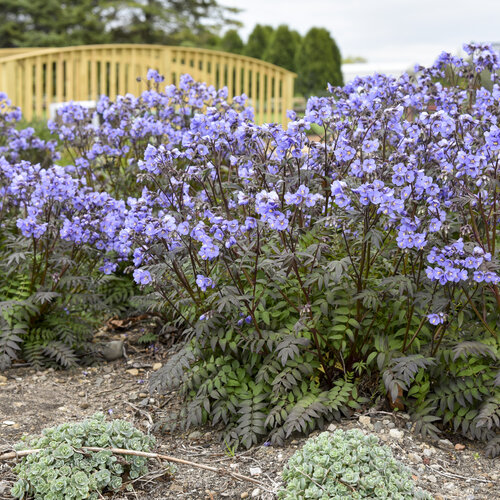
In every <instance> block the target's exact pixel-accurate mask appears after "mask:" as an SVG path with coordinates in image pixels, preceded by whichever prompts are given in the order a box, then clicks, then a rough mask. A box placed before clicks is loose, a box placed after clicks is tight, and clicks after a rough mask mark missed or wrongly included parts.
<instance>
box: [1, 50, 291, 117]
mask: <svg viewBox="0 0 500 500" xmlns="http://www.w3.org/2000/svg"><path fill="white" fill-rule="evenodd" d="M150 68H153V69H156V70H157V71H159V73H160V74H162V75H164V76H165V84H167V85H168V84H171V83H175V84H178V83H179V79H180V76H181V75H182V74H184V73H189V74H190V75H191V76H192V77H193V78H194V79H195V80H199V81H204V82H206V83H207V84H209V85H214V86H215V87H217V88H221V87H223V86H226V87H227V88H228V94H229V99H231V98H232V97H233V96H235V95H240V94H246V95H247V96H248V97H249V103H250V105H251V106H253V108H254V109H255V117H256V121H257V122H258V123H263V122H273V121H274V122H281V123H282V124H285V123H286V121H287V118H286V111H287V110H288V109H291V108H292V100H293V83H294V79H295V76H296V75H295V73H292V72H290V71H288V70H286V69H284V68H280V67H279V66H275V65H273V64H270V63H268V62H265V61H261V60H259V59H254V58H252V57H247V56H240V55H237V54H231V53H226V52H220V51H215V50H209V49H195V48H191V47H177V46H164V45H139V44H112V45H82V46H74V47H55V48H22V49H0V91H2V92H5V93H7V95H8V96H9V98H10V99H11V101H12V103H13V104H14V105H16V106H19V107H21V109H22V111H23V114H24V116H25V117H26V119H28V120H31V119H33V118H35V117H36V118H42V117H46V116H48V115H49V114H50V108H51V106H54V105H57V104H60V103H63V102H67V101H85V102H90V103H92V102H93V101H95V100H97V99H98V97H99V96H100V95H102V94H106V95H108V96H109V97H110V98H111V99H114V98H115V97H116V96H117V95H124V94H126V93H131V94H134V95H139V94H140V93H141V92H142V91H143V90H145V86H144V83H141V82H140V81H138V80H137V78H138V77H145V76H146V73H147V71H148V69H150Z"/></svg>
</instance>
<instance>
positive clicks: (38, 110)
mask: <svg viewBox="0 0 500 500" xmlns="http://www.w3.org/2000/svg"><path fill="white" fill-rule="evenodd" d="M34 66H35V82H34V83H35V96H34V99H35V102H34V105H35V116H42V114H43V76H44V75H43V58H42V57H37V58H36V59H35V65H34Z"/></svg>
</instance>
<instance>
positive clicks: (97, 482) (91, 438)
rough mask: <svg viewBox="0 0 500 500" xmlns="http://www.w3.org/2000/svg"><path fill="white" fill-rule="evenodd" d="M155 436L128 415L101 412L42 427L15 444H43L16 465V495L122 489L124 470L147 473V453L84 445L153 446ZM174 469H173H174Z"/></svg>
mask: <svg viewBox="0 0 500 500" xmlns="http://www.w3.org/2000/svg"><path fill="white" fill-rule="evenodd" d="M154 443H155V440H154V438H153V437H152V436H148V435H146V434H144V433H142V432H141V431H139V430H138V429H136V428H135V427H134V426H133V425H132V424H130V423H129V422H126V421H124V420H112V421H107V420H106V418H105V416H104V414H102V413H96V414H95V415H93V416H92V417H90V418H89V419H88V420H85V421H83V422H80V423H74V424H69V423H64V424H61V425H58V426H57V427H51V428H49V429H44V430H43V431H42V436H41V437H33V436H26V437H24V438H23V440H22V441H21V442H20V443H17V444H16V445H15V449H16V450H18V451H20V450H26V449H38V450H39V451H38V452H36V453H33V454H31V455H28V456H26V457H23V458H22V459H21V460H20V462H19V463H18V464H17V465H16V466H15V467H14V472H15V473H16V474H17V477H18V481H17V482H16V483H15V484H14V486H13V488H12V490H11V495H12V496H13V497H14V498H22V499H24V498H32V497H34V498H35V499H36V500H39V499H40V500H42V499H43V500H80V499H87V498H88V499H97V498H102V495H100V494H99V493H100V492H103V491H110V490H118V489H120V488H121V486H122V475H123V474H124V473H125V472H127V473H128V475H129V477H130V478H131V479H134V478H137V477H139V476H142V475H144V474H145V473H146V472H147V470H148V468H147V459H146V458H144V457H137V456H122V457H121V458H122V459H123V460H120V461H119V460H118V458H117V457H116V456H115V455H113V453H112V452H111V451H108V450H105V451H99V452H90V451H83V450H81V448H82V447H85V446H94V447H101V448H125V449H130V450H137V451H146V452H149V451H151V450H152V448H153V446H154ZM170 472H171V473H173V469H171V470H170Z"/></svg>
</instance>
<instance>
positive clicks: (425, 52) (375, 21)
mask: <svg viewBox="0 0 500 500" xmlns="http://www.w3.org/2000/svg"><path fill="white" fill-rule="evenodd" d="M219 3H220V4H222V5H228V6H232V7H239V8H241V9H243V12H241V13H240V14H239V15H238V16H237V17H238V19H239V20H240V21H241V22H243V24H244V27H243V29H242V30H240V33H241V34H242V36H243V38H244V39H246V38H247V37H248V34H249V33H250V32H251V31H252V29H253V27H254V26H255V24H257V23H260V24H269V25H272V26H275V27H276V26H278V25H279V24H287V25H289V26H290V27H291V28H293V29H296V30H297V31H299V32H300V33H301V34H302V35H303V34H305V33H306V32H307V30H308V29H309V28H311V27H313V26H317V27H323V28H327V29H328V30H329V31H330V33H331V34H332V36H333V37H334V38H335V40H336V41H337V44H338V46H339V47H340V50H341V52H342V56H343V57H346V56H363V57H365V58H366V59H368V61H369V62H372V63H404V64H408V65H413V64H414V63H416V62H419V63H421V64H429V63H431V62H432V61H433V60H434V59H435V57H436V56H437V55H438V54H439V53H440V52H442V51H443V50H446V51H447V52H451V53H454V54H457V53H459V50H460V49H461V47H462V44H463V43H464V42H470V41H488V42H495V41H498V42H500V0H469V1H466V0H219Z"/></svg>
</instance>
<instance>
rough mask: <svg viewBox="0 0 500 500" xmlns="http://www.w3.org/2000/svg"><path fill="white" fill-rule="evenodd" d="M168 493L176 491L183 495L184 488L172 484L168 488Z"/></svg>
mask: <svg viewBox="0 0 500 500" xmlns="http://www.w3.org/2000/svg"><path fill="white" fill-rule="evenodd" d="M170 491H177V492H178V493H183V492H184V488H183V487H182V485H181V484H179V483H175V482H174V483H172V485H171V486H170Z"/></svg>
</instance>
